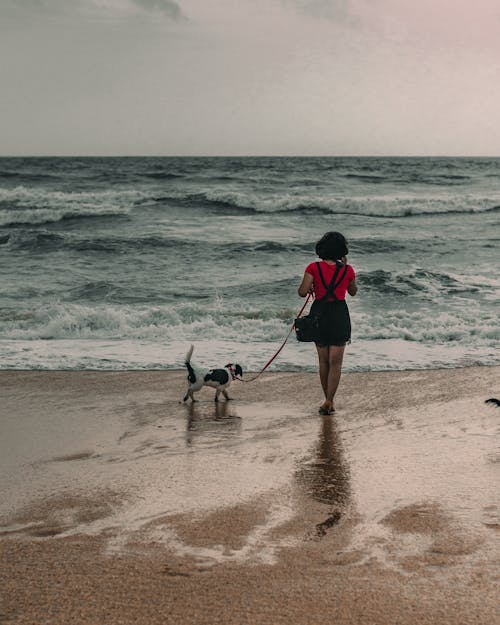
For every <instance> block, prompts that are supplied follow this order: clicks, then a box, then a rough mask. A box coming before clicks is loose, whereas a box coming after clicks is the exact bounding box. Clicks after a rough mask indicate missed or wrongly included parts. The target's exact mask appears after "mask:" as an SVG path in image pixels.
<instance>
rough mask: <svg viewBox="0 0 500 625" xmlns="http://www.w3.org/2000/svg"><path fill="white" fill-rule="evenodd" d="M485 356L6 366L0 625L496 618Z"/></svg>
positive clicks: (499, 538)
mask: <svg viewBox="0 0 500 625" xmlns="http://www.w3.org/2000/svg"><path fill="white" fill-rule="evenodd" d="M499 373H500V371H499V368H498V367H470V368H464V369H442V370H422V371H399V372H383V373H349V374H345V375H344V376H343V378H342V382H341V385H340V389H339V393H338V397H337V402H336V406H337V410H336V413H335V414H334V415H332V416H331V417H321V416H319V415H318V413H317V407H318V406H319V403H320V399H321V397H320V389H319V380H318V377H317V375H316V374H313V373H274V374H273V373H271V374H264V375H263V376H262V377H261V378H259V380H257V381H255V382H253V383H248V384H243V383H234V385H233V386H232V387H231V389H230V391H231V393H230V394H231V395H232V397H233V401H231V402H228V403H225V402H220V403H219V404H215V403H214V402H213V392H212V390H211V389H204V390H203V391H202V392H201V393H200V394H199V399H200V401H199V402H197V403H195V404H194V405H190V404H188V405H184V404H181V403H180V401H179V400H180V399H181V397H182V393H183V390H184V388H185V372H161V371H154V372H90V371H86V372H77V371H67V372H44V371H3V372H0V385H1V388H2V402H1V406H0V427H1V432H2V435H1V442H0V452H1V453H0V472H1V475H2V479H1V484H0V564H1V566H0V623H2V624H4V623H5V624H19V625H21V624H23V625H24V624H36V625H41V624H44V623H50V624H51V625H63V624H64V625H66V624H72V625H77V624H80V623H81V624H82V625H83V624H96V625H97V624H101V623H110V624H113V623H123V624H129V623H130V624H132V623H134V624H139V625H141V624H145V625H146V624H148V625H154V624H163V625H165V624H170V623H172V624H174V623H175V624H176V625H178V624H182V625H189V624H195V623H196V624H200V625H201V624H207V625H215V624H216V623H222V624H228V625H277V624H280V623H287V624H290V623H293V624H295V625H321V624H323V623H324V624H327V623H328V624H331V623H335V624H336V625H344V624H351V623H352V624H357V625H359V624H367V625H368V624H370V625H378V624H381V625H382V624H383V625H389V624H390V625H394V624H405V625H406V624H409V625H410V624H416V623H424V624H431V623H432V624H434V623H439V624H448V623H449V624H451V623H453V625H459V624H464V625H465V624H468V625H469V624H471V623H475V624H484V625H494V624H495V623H500V612H499V603H498V596H499V585H500V488H499V483H500V447H499V443H498V440H499V439H498V435H499V433H500V409H499V408H497V407H495V406H492V405H490V404H485V400H486V399H488V398H489V397H498V396H500V385H499V380H500V375H499Z"/></svg>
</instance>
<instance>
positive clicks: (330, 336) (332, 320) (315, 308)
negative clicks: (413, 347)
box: [310, 299, 351, 347]
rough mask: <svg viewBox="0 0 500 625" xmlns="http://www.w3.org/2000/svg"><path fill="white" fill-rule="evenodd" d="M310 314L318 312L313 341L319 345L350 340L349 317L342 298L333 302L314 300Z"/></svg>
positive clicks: (323, 345)
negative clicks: (317, 322)
mask: <svg viewBox="0 0 500 625" xmlns="http://www.w3.org/2000/svg"><path fill="white" fill-rule="evenodd" d="M310 314H311V315H315V314H319V327H318V333H317V336H316V338H315V340H314V342H315V343H316V344H317V345H319V346H320V347H326V346H327V345H338V346H340V345H345V344H346V343H349V342H350V340H351V317H350V315H349V308H348V307H347V302H346V301H345V300H344V299H341V300H336V301H334V302H322V301H321V300H320V301H314V302H313V304H312V306H311V311H310Z"/></svg>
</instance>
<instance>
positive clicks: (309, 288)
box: [298, 272, 313, 297]
mask: <svg viewBox="0 0 500 625" xmlns="http://www.w3.org/2000/svg"><path fill="white" fill-rule="evenodd" d="M298 292H299V295H300V297H305V296H306V295H308V294H309V293H312V292H313V277H312V276H311V274H310V273H307V272H306V273H305V274H304V277H303V278H302V282H301V283H300V286H299V289H298Z"/></svg>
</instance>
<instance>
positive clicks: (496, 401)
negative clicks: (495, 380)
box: [484, 397, 500, 406]
mask: <svg viewBox="0 0 500 625" xmlns="http://www.w3.org/2000/svg"><path fill="white" fill-rule="evenodd" d="M484 403H485V404H493V405H494V406H500V399H496V397H491V398H490V399H487V400H485V402H484Z"/></svg>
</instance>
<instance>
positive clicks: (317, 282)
mask: <svg viewBox="0 0 500 625" xmlns="http://www.w3.org/2000/svg"><path fill="white" fill-rule="evenodd" d="M320 264H321V272H322V273H323V278H324V279H325V282H326V285H327V286H328V285H329V284H330V282H331V281H332V278H333V274H334V273H335V269H336V267H337V265H336V264H335V263H333V264H332V265H331V264H330V263H327V262H326V261H324V260H322V261H320ZM306 273H308V274H310V275H311V276H312V277H313V289H314V297H315V298H316V299H321V298H322V297H324V296H325V294H326V289H325V287H324V286H323V282H322V280H321V277H320V275H319V271H318V265H317V264H316V263H310V264H309V265H307V267H306ZM343 273H344V268H343V267H342V268H341V270H340V271H339V273H338V274H337V280H338V279H339V277H340V276H341V275H342V274H343ZM355 278H356V274H355V272H354V269H353V268H352V267H351V265H347V272H346V274H345V276H344V277H343V279H342V282H341V283H340V284H339V285H338V287H337V288H336V289H335V291H334V293H335V296H336V297H337V299H345V294H346V293H347V286H348V284H349V282H352V280H354V279H355ZM332 300H333V298H332Z"/></svg>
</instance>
